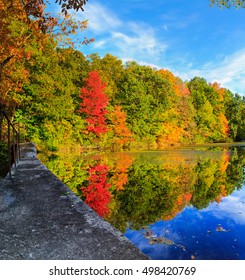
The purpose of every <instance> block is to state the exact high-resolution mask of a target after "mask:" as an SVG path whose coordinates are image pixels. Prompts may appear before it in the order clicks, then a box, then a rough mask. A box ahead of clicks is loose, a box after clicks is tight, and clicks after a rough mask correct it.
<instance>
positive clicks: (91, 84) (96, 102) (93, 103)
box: [79, 71, 109, 135]
mask: <svg viewBox="0 0 245 280" xmlns="http://www.w3.org/2000/svg"><path fill="white" fill-rule="evenodd" d="M105 87H106V84H105V83H103V82H102V81H101V79H100V75H99V73H98V72H97V71H92V72H90V73H89V74H88V78H86V79H85V87H83V88H82V89H81V95H80V98H81V99H82V102H81V104H80V110H79V112H80V113H85V115H86V119H87V122H88V126H87V130H88V131H89V132H92V133H95V134H96V135H100V134H101V133H104V132H106V131H107V127H106V121H105V114H106V113H107V110H106V109H105V108H106V106H107V104H108V101H109V98H108V96H107V95H106V93H105Z"/></svg>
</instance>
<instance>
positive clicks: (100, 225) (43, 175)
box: [0, 143, 148, 260]
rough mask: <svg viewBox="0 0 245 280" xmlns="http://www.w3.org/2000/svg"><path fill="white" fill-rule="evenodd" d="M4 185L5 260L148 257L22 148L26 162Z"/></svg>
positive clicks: (0, 225) (0, 253)
mask: <svg viewBox="0 0 245 280" xmlns="http://www.w3.org/2000/svg"><path fill="white" fill-rule="evenodd" d="M12 172H13V180H12V181H11V180H10V179H8V176H7V177H6V178H5V179H4V180H2V181H0V259H2V260H11V259H14V260H19V259H24V260H29V259H35V260H50V259H56V260H63V259H64V260H80V259H85V260H119V259H125V260H129V259H138V260H140V259H148V257H147V256H145V255H144V254H143V253H142V252H141V251H140V250H139V249H138V248H137V247H136V246H134V245H133V244H132V243H131V242H130V241H129V240H128V239H127V238H125V237H124V236H123V235H122V234H121V233H120V232H118V231H116V230H115V229H114V228H113V227H112V226H111V225H110V224H109V223H107V222H105V221H104V220H103V219H101V218H100V217H99V216H98V215H97V214H96V213H95V212H94V211H93V210H91V209H90V208H89V207H88V206H87V205H86V204H85V203H83V201H82V200H81V199H79V198H78V197H77V196H75V194H74V193H73V192H71V191H70V190H69V189H68V187H67V186H66V185H64V184H63V183H62V182H61V181H60V180H59V179H58V178H57V177H56V176H54V175H53V174H52V173H51V172H50V171H49V170H48V169H47V168H46V167H45V166H44V165H43V164H42V163H41V162H40V161H39V160H38V159H37V158H36V148H35V146H34V145H33V144H31V143H29V144H22V145H21V161H20V162H19V163H18V164H17V168H13V169H12Z"/></svg>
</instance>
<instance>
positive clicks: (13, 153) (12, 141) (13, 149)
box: [0, 104, 20, 179]
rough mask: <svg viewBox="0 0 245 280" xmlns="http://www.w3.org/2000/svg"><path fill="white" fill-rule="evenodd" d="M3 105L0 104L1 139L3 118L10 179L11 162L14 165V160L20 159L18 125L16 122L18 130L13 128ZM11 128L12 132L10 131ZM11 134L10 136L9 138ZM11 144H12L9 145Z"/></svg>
mask: <svg viewBox="0 0 245 280" xmlns="http://www.w3.org/2000/svg"><path fill="white" fill-rule="evenodd" d="M4 109H5V105H3V104H0V118H1V141H3V139H4V137H3V132H2V127H3V120H4V119H6V121H7V139H6V140H7V147H8V169H9V177H10V179H12V173H11V168H12V163H14V166H15V167H16V162H17V161H19V160H20V125H19V124H18V130H17V129H16V128H15V125H14V124H13V123H12V122H11V121H10V119H9V117H8V116H7V114H6V112H5V110H4ZM11 128H12V133H11ZM11 135H12V138H11ZM11 145H12V146H11Z"/></svg>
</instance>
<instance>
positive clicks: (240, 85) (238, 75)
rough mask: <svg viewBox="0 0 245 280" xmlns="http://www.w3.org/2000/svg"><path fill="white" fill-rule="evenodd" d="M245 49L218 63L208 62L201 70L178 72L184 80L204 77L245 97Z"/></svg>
mask: <svg viewBox="0 0 245 280" xmlns="http://www.w3.org/2000/svg"><path fill="white" fill-rule="evenodd" d="M244 65H245V49H242V50H239V51H237V52H235V53H233V54H231V55H229V56H225V57H224V58H223V59H222V60H220V61H218V62H208V63H206V64H205V65H203V66H200V67H199V69H197V68H196V69H193V68H191V67H187V68H186V69H185V71H178V70H177V71H176V72H178V75H179V76H180V77H181V78H182V79H188V80H189V79H191V78H193V77H195V76H200V77H204V78H205V79H206V80H207V81H208V82H218V83H220V85H221V86H222V87H225V88H227V89H230V90H231V91H232V92H233V93H239V94H243V95H245V67H244Z"/></svg>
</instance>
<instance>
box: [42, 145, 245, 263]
mask: <svg viewBox="0 0 245 280" xmlns="http://www.w3.org/2000/svg"><path fill="white" fill-rule="evenodd" d="M46 165H48V167H49V168H50V169H51V170H52V171H53V172H54V173H56V175H57V176H59V177H60V179H61V180H63V181H64V182H65V183H66V184H67V185H68V186H69V187H70V188H71V189H72V190H73V191H74V192H76V193H77V194H78V195H79V196H81V197H82V199H83V200H84V201H85V202H86V203H87V204H88V205H89V206H90V207H91V208H93V209H94V210H95V211H96V212H97V213H98V214H99V215H100V216H102V217H103V218H104V219H106V220H107V221H109V222H110V223H111V224H112V225H113V226H114V227H116V228H117V229H119V230H120V231H122V232H123V233H124V234H125V236H126V237H127V238H128V239H130V240H131V241H132V242H133V243H134V244H135V245H136V246H137V247H139V248H140V250H141V251H142V252H143V253H145V254H147V255H148V256H149V257H150V258H151V259H167V260H182V259H185V260H190V259H198V260H214V259H221V260H225V259H229V260H238V259H243V260H244V259H245V186H244V166H245V147H244V146H240V147H209V148H202V147H199V148H189V149H177V150H169V151H150V152H124V153H108V154H99V155H93V156H92V155H90V156H84V157H81V158H79V161H78V160H77V159H76V160H75V159H74V160H73V159H72V158H69V156H67V155H66V156H65V157H64V158H62V157H58V158H52V159H50V160H49V162H47V163H46Z"/></svg>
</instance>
